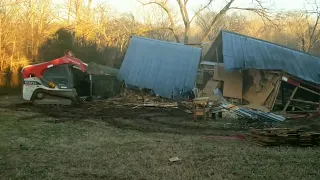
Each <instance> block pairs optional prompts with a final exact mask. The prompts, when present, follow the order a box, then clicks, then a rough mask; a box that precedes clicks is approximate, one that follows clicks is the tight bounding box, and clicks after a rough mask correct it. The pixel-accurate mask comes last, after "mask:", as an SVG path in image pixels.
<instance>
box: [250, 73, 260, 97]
mask: <svg viewBox="0 0 320 180" xmlns="http://www.w3.org/2000/svg"><path fill="white" fill-rule="evenodd" d="M249 75H250V76H252V77H253V84H254V85H255V86H256V92H259V91H261V88H262V86H261V85H262V84H261V80H262V76H261V72H260V71H259V70H250V71H249Z"/></svg>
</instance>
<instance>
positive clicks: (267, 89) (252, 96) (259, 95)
mask: <svg viewBox="0 0 320 180" xmlns="http://www.w3.org/2000/svg"><path fill="white" fill-rule="evenodd" d="M273 89H274V85H273V83H272V82H271V81H267V82H265V83H264V86H263V87H262V89H261V91H259V92H256V86H255V85H254V84H253V85H252V86H251V87H250V88H249V90H248V91H247V92H245V93H244V94H243V99H245V100H247V101H249V102H250V104H254V105H261V106H262V105H264V103H265V101H266V100H267V98H268V97H269V95H270V94H271V92H272V91H273Z"/></svg>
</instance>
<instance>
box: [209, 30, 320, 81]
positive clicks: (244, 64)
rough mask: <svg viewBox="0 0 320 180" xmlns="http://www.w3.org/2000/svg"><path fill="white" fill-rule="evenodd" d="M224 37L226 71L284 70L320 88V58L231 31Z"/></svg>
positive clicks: (223, 51) (223, 35) (224, 33)
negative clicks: (319, 85) (318, 85)
mask: <svg viewBox="0 0 320 180" xmlns="http://www.w3.org/2000/svg"><path fill="white" fill-rule="evenodd" d="M221 33H222V46H223V48H222V53H223V61H224V67H225V69H226V70H239V69H264V70H284V71H286V72H287V73H289V74H292V75H294V76H296V77H298V78H301V79H303V80H306V81H309V82H312V83H316V84H320V58H319V57H315V56H312V55H310V54H307V53H304V52H300V51H297V50H293V49H289V48H286V47H283V46H280V45H277V44H273V43H271V42H267V41H263V40H259V39H255V38H252V37H248V36H244V35H240V34H236V33H232V32H228V31H222V32H221ZM208 57H209V56H208ZM206 60H209V59H206Z"/></svg>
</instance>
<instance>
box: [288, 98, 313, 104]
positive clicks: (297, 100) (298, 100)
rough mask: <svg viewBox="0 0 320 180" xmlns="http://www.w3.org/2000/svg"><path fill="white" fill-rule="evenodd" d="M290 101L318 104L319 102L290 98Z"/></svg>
mask: <svg viewBox="0 0 320 180" xmlns="http://www.w3.org/2000/svg"><path fill="white" fill-rule="evenodd" d="M291 101H295V102H301V103H306V104H314V105H318V104H319V103H317V102H312V101H304V100H301V99H291Z"/></svg>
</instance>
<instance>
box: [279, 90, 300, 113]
mask: <svg viewBox="0 0 320 180" xmlns="http://www.w3.org/2000/svg"><path fill="white" fill-rule="evenodd" d="M298 88H299V86H297V87H296V88H294V90H293V92H292V94H291V96H290V99H289V100H288V102H287V103H286V105H285V106H284V108H283V110H282V111H283V112H286V110H287V108H288V106H289V105H290V102H291V100H292V99H293V97H294V95H295V94H296V92H297V90H298Z"/></svg>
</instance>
